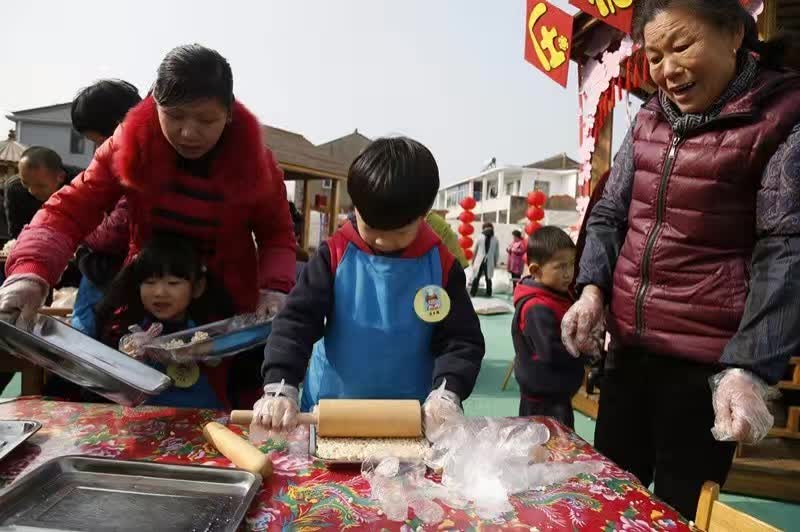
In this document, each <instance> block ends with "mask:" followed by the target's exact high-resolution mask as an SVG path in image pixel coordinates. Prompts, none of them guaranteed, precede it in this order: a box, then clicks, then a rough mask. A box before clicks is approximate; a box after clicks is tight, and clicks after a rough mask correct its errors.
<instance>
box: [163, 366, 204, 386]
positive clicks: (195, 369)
mask: <svg viewBox="0 0 800 532" xmlns="http://www.w3.org/2000/svg"><path fill="white" fill-rule="evenodd" d="M167 375H169V378H170V379H172V382H173V383H175V386H177V387H178V388H190V387H192V386H194V384H195V383H196V382H197V381H198V380H200V367H199V366H198V365H197V364H195V363H194V362H189V363H188V364H170V365H169V366H167Z"/></svg>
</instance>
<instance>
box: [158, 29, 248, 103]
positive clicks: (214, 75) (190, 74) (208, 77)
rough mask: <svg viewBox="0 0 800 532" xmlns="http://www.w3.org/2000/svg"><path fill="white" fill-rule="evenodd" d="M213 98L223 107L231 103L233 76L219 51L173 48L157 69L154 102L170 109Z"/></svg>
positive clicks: (195, 45)
mask: <svg viewBox="0 0 800 532" xmlns="http://www.w3.org/2000/svg"><path fill="white" fill-rule="evenodd" d="M201 98H213V99H215V100H217V101H219V102H220V103H221V104H222V105H224V106H225V107H226V108H228V109H230V107H231V105H232V104H233V73H232V72H231V66H230V64H228V61H227V59H225V58H224V57H222V55H220V53H219V52H217V51H216V50H212V49H210V48H206V47H205V46H201V45H199V44H187V45H184V46H178V47H177V48H173V49H172V50H170V52H169V53H168V54H167V56H166V57H165V58H164V60H163V61H161V65H159V67H158V76H157V78H156V82H155V85H153V99H155V101H156V103H157V104H158V105H163V106H165V107H173V106H176V105H181V104H184V103H188V102H191V101H194V100H198V99H201Z"/></svg>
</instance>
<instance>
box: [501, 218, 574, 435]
mask: <svg viewBox="0 0 800 532" xmlns="http://www.w3.org/2000/svg"><path fill="white" fill-rule="evenodd" d="M527 258H528V260H527V263H528V271H529V272H530V275H531V276H530V277H526V278H524V279H523V280H522V281H521V282H520V283H519V284H518V285H517V288H516V290H515V291H514V306H515V308H516V313H515V314H514V320H513V321H512V323H511V336H512V338H513V340H514V351H515V352H516V358H515V361H514V375H515V377H516V379H517V382H518V383H519V388H520V402H519V415H520V416H550V417H554V418H556V419H557V420H559V421H560V422H561V423H563V424H564V425H566V426H568V427H569V428H574V425H575V419H574V417H573V413H572V396H573V395H575V393H576V392H577V391H578V389H579V388H580V386H581V382H582V380H583V372H584V370H583V361H582V360H581V359H578V358H575V357H573V356H572V355H570V354H569V353H568V352H567V350H566V348H565V347H564V344H562V343H561V318H563V317H564V314H565V313H566V312H567V310H568V309H569V307H570V306H571V305H572V299H571V298H570V296H569V292H568V290H569V286H570V284H571V283H572V278H573V275H574V268H575V244H574V243H573V242H572V239H571V238H570V237H569V235H567V233H565V232H564V231H562V230H561V229H559V228H558V227H553V226H547V227H542V228H541V229H539V230H538V231H536V232H535V233H533V234H532V235H531V236H530V237H528V253H527Z"/></svg>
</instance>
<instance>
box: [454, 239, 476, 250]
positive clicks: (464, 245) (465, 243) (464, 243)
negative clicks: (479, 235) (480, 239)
mask: <svg viewBox="0 0 800 532" xmlns="http://www.w3.org/2000/svg"><path fill="white" fill-rule="evenodd" d="M474 243H475V242H474V241H473V240H472V239H471V238H470V237H468V236H462V237H461V238H459V239H458V247H460V248H461V249H470V248H472V245H473V244H474Z"/></svg>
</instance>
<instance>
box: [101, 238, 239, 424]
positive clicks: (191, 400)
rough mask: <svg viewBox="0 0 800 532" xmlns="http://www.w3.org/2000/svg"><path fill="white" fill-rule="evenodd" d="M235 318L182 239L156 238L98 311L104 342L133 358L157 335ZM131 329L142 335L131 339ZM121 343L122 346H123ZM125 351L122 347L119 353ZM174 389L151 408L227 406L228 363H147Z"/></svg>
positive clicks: (221, 292) (226, 299) (126, 270)
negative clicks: (169, 379) (171, 381)
mask: <svg viewBox="0 0 800 532" xmlns="http://www.w3.org/2000/svg"><path fill="white" fill-rule="evenodd" d="M231 315H233V303H232V301H231V300H230V298H229V297H228V296H227V294H226V293H225V292H224V290H223V289H222V288H221V287H220V286H219V285H218V284H217V283H216V282H215V281H214V279H213V278H211V277H210V276H209V274H208V273H207V272H206V269H205V266H204V265H203V263H202V261H201V259H200V255H199V254H198V253H197V251H196V250H195V249H194V247H193V246H192V245H191V244H189V243H187V242H186V240H185V239H177V238H170V237H159V238H157V239H155V240H154V241H153V242H151V243H150V244H149V245H148V246H147V247H146V248H144V249H143V250H142V251H141V253H139V255H138V256H137V257H136V259H135V260H134V261H133V262H132V263H130V264H129V265H128V266H126V267H125V268H124V269H123V270H122V272H120V274H119V275H118V276H117V278H116V279H115V280H114V282H113V283H112V284H111V286H110V288H109V290H108V293H107V295H106V296H105V297H104V299H103V300H102V301H101V302H100V304H99V305H98V307H97V325H98V330H99V331H100V335H101V336H100V338H101V341H102V342H103V343H105V344H106V345H109V346H111V347H113V348H115V349H116V348H118V347H119V348H120V349H121V350H123V351H126V352H128V354H131V355H132V356H134V357H137V358H138V357H140V356H141V355H142V350H141V347H142V346H143V345H144V344H145V343H146V342H147V341H148V340H152V339H154V338H155V337H157V336H159V335H160V334H172V333H175V332H179V331H182V330H186V329H191V328H193V327H197V326H200V325H204V324H206V323H211V322H213V321H217V320H219V319H223V318H225V317H229V316H231ZM131 328H133V330H137V331H141V332H136V333H134V334H132V335H129V332H131ZM121 344H122V345H121ZM123 348H125V349H123ZM145 362H146V363H147V364H149V365H151V366H153V367H155V368H156V369H158V370H159V371H162V372H165V373H166V374H167V375H169V376H170V377H171V378H172V379H173V381H174V385H173V386H172V387H171V388H170V389H168V390H167V391H166V392H164V393H163V394H161V395H159V396H158V397H156V398H154V399H152V400H151V401H150V404H156V405H161V406H173V407H184V408H217V409H221V408H228V407H229V405H230V402H229V401H228V396H229V393H228V387H229V383H228V371H229V364H230V359H228V360H223V361H222V362H221V363H220V364H219V365H217V366H216V367H211V366H207V365H205V364H203V363H197V364H195V363H189V364H180V365H178V364H172V363H168V362H166V361H160V360H146V361H145Z"/></svg>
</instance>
